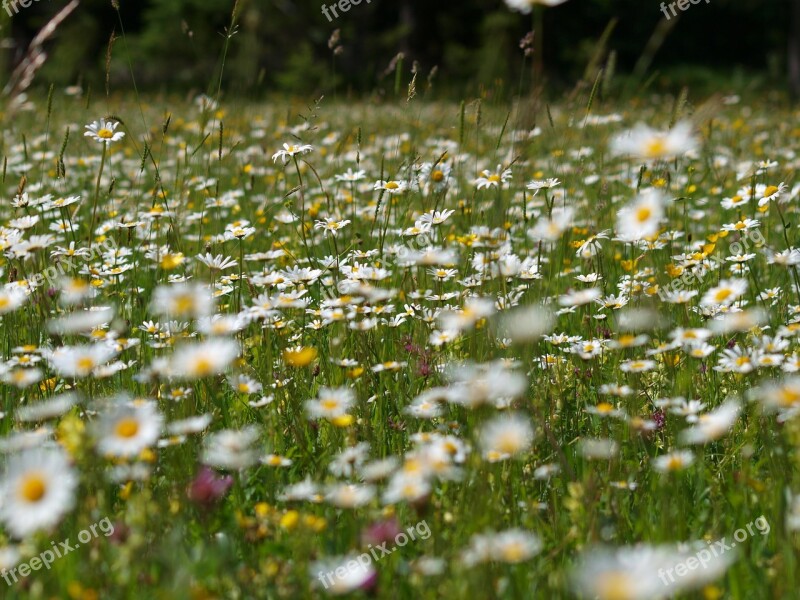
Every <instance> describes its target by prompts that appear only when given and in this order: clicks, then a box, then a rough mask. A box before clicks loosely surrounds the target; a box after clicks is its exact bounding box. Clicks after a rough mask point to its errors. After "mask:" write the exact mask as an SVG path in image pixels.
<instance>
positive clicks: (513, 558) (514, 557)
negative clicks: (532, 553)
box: [502, 542, 527, 563]
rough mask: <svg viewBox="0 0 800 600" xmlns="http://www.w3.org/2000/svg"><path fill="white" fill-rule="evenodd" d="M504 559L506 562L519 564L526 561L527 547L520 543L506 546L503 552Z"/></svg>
mask: <svg viewBox="0 0 800 600" xmlns="http://www.w3.org/2000/svg"><path fill="white" fill-rule="evenodd" d="M502 554H503V559H504V560H505V561H506V562H510V563H518V562H521V561H522V560H524V559H525V556H526V555H527V553H526V552H525V547H524V546H523V545H522V544H520V543H519V542H515V543H512V544H509V545H508V546H505V547H504V548H503V550H502Z"/></svg>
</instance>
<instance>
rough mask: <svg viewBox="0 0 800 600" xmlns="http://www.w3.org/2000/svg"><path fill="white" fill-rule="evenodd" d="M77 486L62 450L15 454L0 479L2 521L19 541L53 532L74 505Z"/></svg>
mask: <svg viewBox="0 0 800 600" xmlns="http://www.w3.org/2000/svg"><path fill="white" fill-rule="evenodd" d="M77 487H78V477H77V475H76V473H75V471H74V469H73V468H72V466H71V465H70V463H69V460H68V458H67V455H66V453H65V452H64V451H63V450H60V449H56V448H52V447H42V448H34V449H30V450H25V451H23V452H21V453H19V454H14V455H12V456H11V458H9V460H8V464H7V467H6V470H5V472H4V473H3V476H2V479H0V521H2V522H3V524H4V525H5V526H6V528H7V529H8V531H9V533H11V534H12V535H13V536H14V537H17V538H24V537H27V536H28V535H30V534H32V533H34V532H35V531H38V530H40V529H52V528H53V527H55V526H56V525H57V524H58V523H59V521H61V518H62V517H63V516H64V514H65V513H67V512H68V511H69V510H70V509H71V508H72V507H73V505H74V504H75V491H76V488H77Z"/></svg>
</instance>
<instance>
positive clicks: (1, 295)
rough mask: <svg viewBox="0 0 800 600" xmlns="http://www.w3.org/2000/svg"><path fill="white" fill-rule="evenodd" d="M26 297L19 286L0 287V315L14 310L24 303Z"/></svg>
mask: <svg viewBox="0 0 800 600" xmlns="http://www.w3.org/2000/svg"><path fill="white" fill-rule="evenodd" d="M27 298H28V296H27V294H26V293H25V292H24V291H23V290H21V289H19V288H10V287H6V288H5V289H0V315H5V314H7V313H10V312H14V311H15V310H17V309H18V308H19V307H20V306H22V305H23V304H25V300H27Z"/></svg>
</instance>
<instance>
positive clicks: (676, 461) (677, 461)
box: [667, 456, 683, 471]
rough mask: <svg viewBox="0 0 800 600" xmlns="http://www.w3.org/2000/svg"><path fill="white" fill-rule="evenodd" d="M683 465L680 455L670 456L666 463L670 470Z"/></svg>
mask: <svg viewBox="0 0 800 600" xmlns="http://www.w3.org/2000/svg"><path fill="white" fill-rule="evenodd" d="M682 466H683V459H682V458H681V457H680V456H670V458H669V462H668V463H667V469H669V470H670V471H676V470H678V469H680V468H681V467H682Z"/></svg>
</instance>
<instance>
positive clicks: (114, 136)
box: [83, 119, 125, 145]
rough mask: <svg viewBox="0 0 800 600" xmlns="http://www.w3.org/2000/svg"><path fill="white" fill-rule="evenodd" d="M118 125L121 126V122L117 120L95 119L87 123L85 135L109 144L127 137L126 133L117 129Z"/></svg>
mask: <svg viewBox="0 0 800 600" xmlns="http://www.w3.org/2000/svg"><path fill="white" fill-rule="evenodd" d="M117 127H119V122H117V121H106V120H104V119H100V120H99V121H94V122H92V123H90V124H89V125H86V130H87V131H86V132H85V133H84V134H83V135H84V136H85V137H90V138H92V139H93V140H95V141H97V142H101V143H103V144H106V145H108V144H110V143H111V142H118V141H120V140H121V139H122V138H124V137H125V133H124V132H122V131H117Z"/></svg>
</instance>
